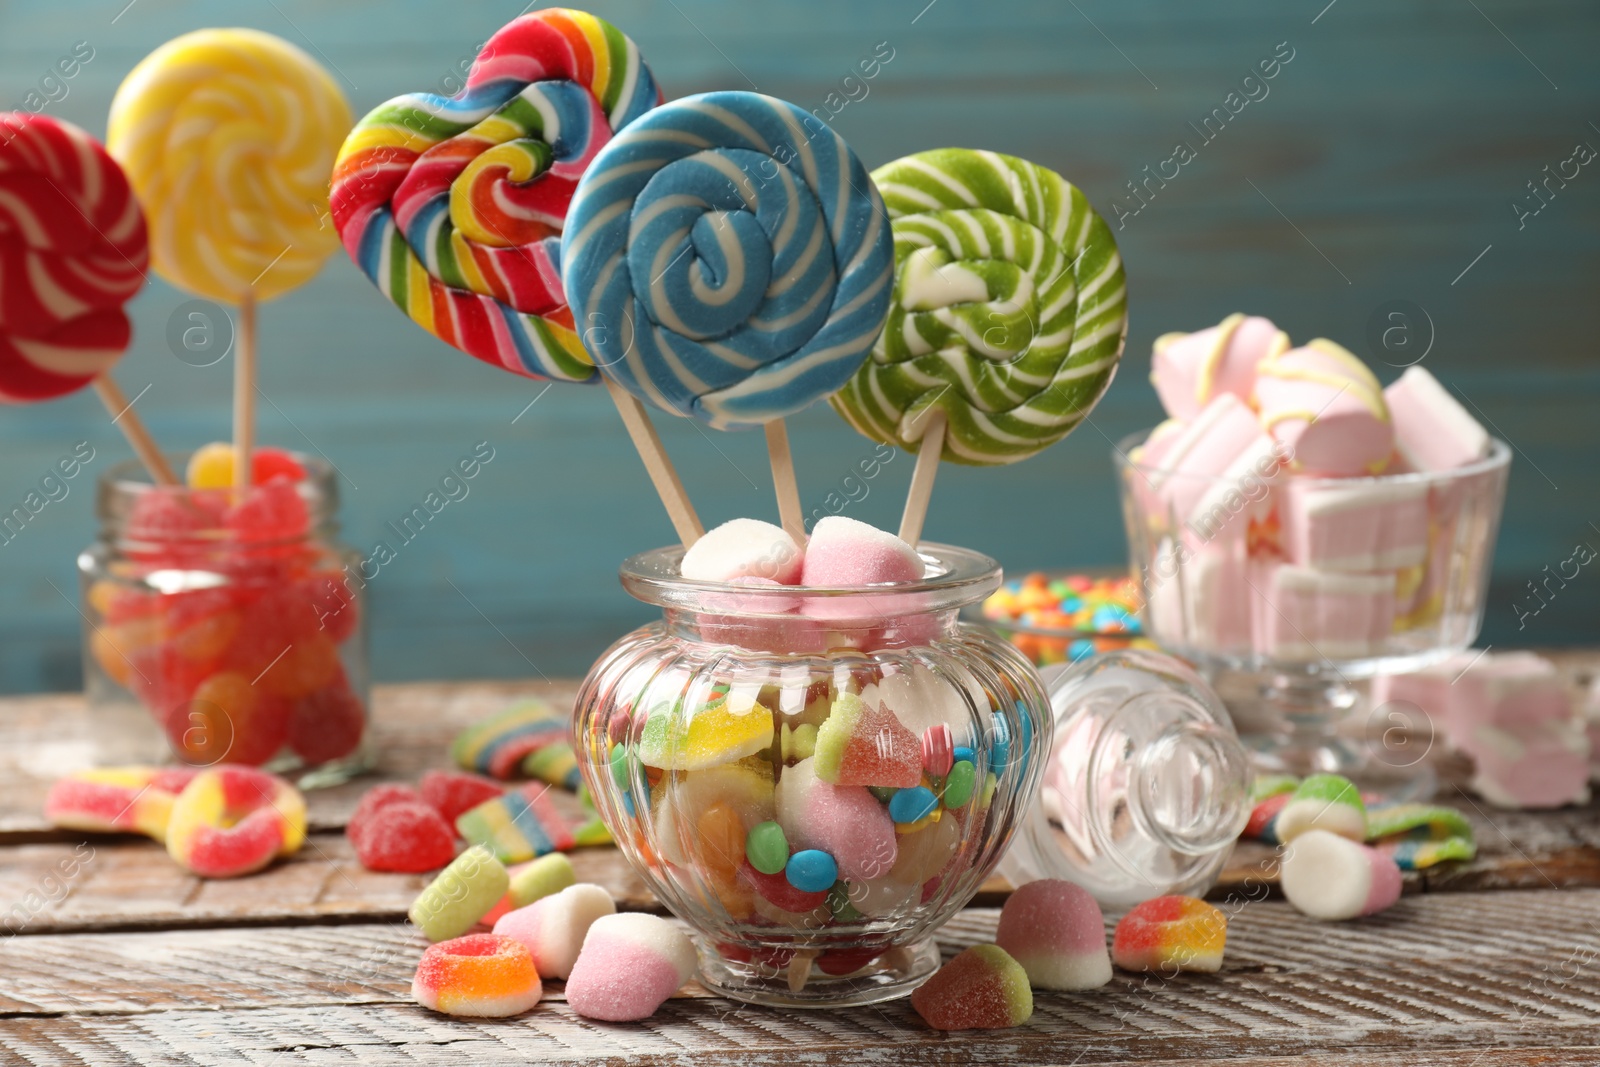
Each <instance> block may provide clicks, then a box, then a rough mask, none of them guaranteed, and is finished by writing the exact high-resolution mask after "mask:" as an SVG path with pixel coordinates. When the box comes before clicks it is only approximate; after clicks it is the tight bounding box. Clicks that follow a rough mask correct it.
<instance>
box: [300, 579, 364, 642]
mask: <svg viewBox="0 0 1600 1067" xmlns="http://www.w3.org/2000/svg"><path fill="white" fill-rule="evenodd" d="M301 585H302V586H303V588H304V589H305V598H306V602H307V603H309V604H310V605H311V613H312V614H313V615H315V616H316V617H317V625H318V626H320V627H321V628H322V632H323V633H325V634H327V635H328V639H329V640H330V641H332V642H333V643H334V644H336V645H342V644H344V642H345V641H346V640H348V639H349V637H350V635H351V634H353V633H355V630H356V620H357V618H358V614H359V610H360V609H358V608H357V607H356V594H355V591H354V590H353V589H351V588H350V583H349V579H348V578H346V577H345V575H344V572H343V571H316V572H314V573H313V574H311V575H310V576H309V577H307V578H306V579H305V580H304V581H303V582H302V583H301Z"/></svg>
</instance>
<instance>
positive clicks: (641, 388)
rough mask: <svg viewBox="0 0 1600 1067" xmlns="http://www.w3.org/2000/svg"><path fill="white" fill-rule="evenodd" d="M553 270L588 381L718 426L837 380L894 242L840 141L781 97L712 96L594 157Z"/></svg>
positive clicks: (763, 417)
mask: <svg viewBox="0 0 1600 1067" xmlns="http://www.w3.org/2000/svg"><path fill="white" fill-rule="evenodd" d="M561 260H562V268H561V277H562V282H563V285H564V288H565V289H566V292H567V299H568V301H569V302H570V304H571V306H572V311H573V315H574V320H575V323H576V326H577V329H578V332H579V334H580V335H581V336H582V337H583V339H584V343H585V345H586V346H587V347H588V349H589V352H590V354H591V355H592V356H593V357H594V361H595V363H596V364H597V365H598V366H599V367H600V369H601V371H602V373H604V374H605V375H607V376H608V377H610V378H611V379H613V380H614V381H616V382H617V383H618V384H620V385H621V386H622V387H623V388H625V389H627V390H628V391H629V392H630V393H632V394H633V395H634V396H636V397H638V398H640V399H642V400H645V401H648V402H650V403H652V404H654V405H656V406H657V407H660V408H663V409H665V410H667V411H671V412H674V413H676V414H678V415H683V416H687V417H689V418H694V419H698V420H700V421H701V422H704V423H706V424H708V425H710V426H713V427H716V428H718V429H731V428H735V427H743V426H757V425H762V424H768V423H772V422H774V421H775V420H778V419H782V418H783V417H784V416H785V415H789V414H792V413H794V412H797V411H799V410H801V409H802V408H804V407H806V406H807V405H808V404H810V403H811V402H812V401H814V400H817V399H820V398H822V397H825V396H827V395H828V394H830V393H832V392H834V391H835V390H837V389H838V388H839V387H840V386H842V385H844V384H845V382H847V381H849V380H850V378H851V376H852V375H853V374H854V373H855V372H856V369H857V368H858V367H860V365H861V363H862V362H863V361H864V360H865V359H866V356H867V353H868V352H869V351H870V350H871V349H872V344H873V342H874V341H875V340H876V339H877V337H878V333H879V331H880V330H881V329H882V328H883V322H884V317H885V315H886V314H887V312H888V308H889V301H890V297H891V295H892V293H891V283H892V280H893V271H894V240H893V237H892V234H891V232H890V229H889V218H888V215H887V214H886V212H885V211H884V207H883V199H882V198H881V197H880V196H879V195H878V190H877V187H876V186H874V185H873V183H872V179H871V178H870V177H868V175H867V171H866V169H865V168H864V167H863V166H862V165H861V161H860V160H858V159H857V158H856V155H855V153H854V152H852V151H851V150H850V146H849V145H847V144H845V142H844V140H843V139H842V138H841V137H839V135H838V134H836V133H834V132H833V130H832V129H830V128H829V127H828V126H827V125H825V124H824V123H822V122H819V121H818V120H817V119H816V118H815V117H813V116H812V115H809V114H807V113H806V112H805V111H802V110H801V109H800V108H798V107H796V106H795V105H793V104H790V103H788V102H786V101H783V100H778V99H775V98H773V97H770V96H762V95H760V94H758V93H745V92H717V93H703V94H701V95H698V96H690V97H686V98H684V99H682V100H676V101H673V102H671V103H668V104H664V105H662V106H661V107H658V108H656V109H654V110H653V111H650V112H647V113H646V114H645V115H643V116H641V117H640V118H638V119H636V120H635V121H633V122H632V123H630V124H629V125H628V126H627V127H626V128H625V129H623V130H622V131H620V132H619V133H618V134H617V135H616V136H615V137H614V138H613V139H612V140H611V142H610V143H609V144H607V145H606V146H605V148H604V149H602V150H601V151H600V153H599V154H598V155H597V156H596V157H595V159H594V162H593V163H591V164H590V166H589V169H588V170H587V171H586V172H585V173H584V175H583V178H582V180H580V181H579V183H578V188H577V191H576V192H575V193H574V194H573V198H572V206H571V208H570V210H569V212H568V217H567V227H566V230H565V231H564V232H563V234H562V238H561Z"/></svg>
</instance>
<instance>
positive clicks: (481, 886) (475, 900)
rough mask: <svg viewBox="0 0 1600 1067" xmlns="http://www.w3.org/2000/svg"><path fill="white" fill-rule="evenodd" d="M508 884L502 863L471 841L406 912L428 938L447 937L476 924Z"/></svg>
mask: <svg viewBox="0 0 1600 1067" xmlns="http://www.w3.org/2000/svg"><path fill="white" fill-rule="evenodd" d="M510 886H511V876H510V875H509V874H508V873H507V872H506V869H505V866H504V865H503V864H502V863H501V862H500V861H499V860H497V859H495V858H494V856H493V855H492V854H490V852H489V851H488V850H487V849H485V848H483V847H482V846H480V845H473V846H472V847H471V848H469V849H467V850H466V851H465V852H463V853H461V855H459V856H457V857H456V858H455V860H454V861H452V862H451V864H450V865H449V866H448V867H446V868H445V869H444V870H442V871H440V872H439V876H438V877H437V878H435V879H434V880H433V881H432V882H430V883H429V884H428V888H426V889H424V890H423V891H422V893H421V894H420V895H419V896H418V897H417V899H416V900H414V901H412V903H411V910H410V911H409V912H407V913H406V914H407V917H408V918H410V920H411V922H412V923H413V924H414V925H415V926H416V927H417V929H419V930H421V931H422V934H423V936H424V937H426V938H427V939H428V940H429V941H448V940H450V939H451V938H453V937H460V936H461V935H462V934H464V933H466V932H467V931H468V930H471V929H472V928H473V927H474V926H476V925H477V924H478V922H479V920H481V919H482V918H483V917H484V916H485V915H487V914H488V913H489V909H490V908H493V907H494V906H495V905H496V904H498V903H499V902H500V898H501V897H503V896H505V894H506V890H507V889H509V888H510Z"/></svg>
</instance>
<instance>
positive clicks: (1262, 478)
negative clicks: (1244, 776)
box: [1116, 434, 1511, 799]
mask: <svg viewBox="0 0 1600 1067" xmlns="http://www.w3.org/2000/svg"><path fill="white" fill-rule="evenodd" d="M1144 437H1145V435H1144V434H1137V435H1135V436H1133V437H1130V438H1127V439H1126V440H1124V441H1122V442H1120V443H1119V444H1118V446H1117V449H1116V455H1117V467H1118V472H1119V474H1120V476H1121V482H1122V506H1123V514H1124V517H1125V519H1126V522H1127V527H1128V547H1129V551H1130V553H1131V563H1132V568H1133V573H1134V575H1135V576H1136V577H1137V579H1138V580H1139V582H1140V584H1141V586H1142V588H1143V592H1144V601H1145V609H1144V617H1145V629H1146V631H1147V632H1148V633H1149V635H1150V636H1151V637H1153V638H1154V639H1155V640H1156V642H1157V643H1158V644H1159V645H1160V646H1161V647H1162V648H1164V649H1167V650H1168V651H1171V652H1174V653H1176V654H1177V655H1179V656H1182V657H1184V658H1185V659H1188V660H1190V661H1191V662H1193V663H1196V664H1198V665H1200V666H1201V667H1203V668H1205V669H1208V670H1212V671H1238V672H1242V673H1245V674H1249V675H1254V676H1255V677H1256V678H1257V679H1258V682H1259V685H1260V689H1261V695H1262V698H1263V703H1264V704H1265V705H1266V708H1267V709H1268V711H1269V719H1270V720H1271V724H1272V726H1271V732H1269V733H1265V734H1258V735H1255V736H1247V737H1246V738H1245V740H1246V741H1247V742H1249V743H1250V744H1252V746H1253V747H1254V748H1255V749H1256V754H1255V762H1256V765H1257V769H1258V770H1261V771H1264V772H1268V773H1289V774H1295V775H1306V774H1312V773H1317V772H1331V773H1336V774H1342V775H1344V776H1345V777H1347V778H1350V779H1351V780H1352V781H1354V782H1355V783H1356V784H1357V785H1359V786H1361V787H1362V788H1363V789H1364V790H1371V791H1374V792H1380V793H1384V794H1386V795H1388V796H1389V797H1391V798H1394V799H1416V798H1421V797H1425V796H1427V795H1431V794H1432V792H1433V790H1434V786H1435V782H1436V778H1435V775H1434V773H1433V771H1432V769H1431V766H1430V764H1429V763H1428V762H1427V756H1428V754H1429V750H1430V749H1431V747H1432V740H1433V736H1434V729H1433V724H1432V723H1431V722H1430V721H1429V720H1428V717H1427V715H1426V714H1425V713H1424V712H1423V711H1422V710H1421V709H1420V708H1418V707H1416V706H1415V705H1399V704H1391V705H1384V706H1381V707H1375V708H1370V709H1367V710H1366V712H1365V714H1364V716H1363V717H1361V718H1357V719H1355V720H1354V721H1351V720H1350V716H1351V713H1352V711H1357V705H1358V703H1359V697H1358V694H1357V692H1356V691H1355V689H1354V687H1353V685H1352V683H1354V682H1356V681H1357V680H1360V679H1363V678H1370V677H1372V676H1373V675H1374V674H1377V673H1379V672H1380V671H1387V672H1395V671H1405V670H1414V669H1417V668H1420V667H1424V666H1427V665H1428V664H1431V663H1436V662H1438V661H1440V660H1442V659H1444V658H1445V657H1447V656H1449V655H1450V654H1451V653H1453V652H1459V651H1461V650H1462V649H1464V648H1466V647H1468V646H1469V645H1470V644H1472V642H1473V640H1474V639H1475V638H1476V637H1477V635H1478V629H1479V627H1480V626H1481V625H1482V623H1483V611H1484V599H1485V595H1486V592H1487V590H1488V581H1489V564H1490V561H1491V559H1492V558H1493V556H1494V543H1495V535H1496V532H1497V531H1498V529H1499V526H1500V513H1501V510H1502V508H1503V507H1504V504H1505V491H1506V475H1507V471H1508V469H1509V467H1510V464H1511V451H1510V449H1509V448H1507V446H1506V444H1505V443H1504V442H1503V441H1498V440H1493V441H1491V442H1490V447H1489V453H1488V455H1487V456H1486V457H1485V458H1483V459H1482V460H1479V461H1478V462H1476V463H1472V464H1469V465H1467V466H1464V467H1458V468H1456V469H1453V470H1447V471H1439V472H1435V473H1401V474H1385V475H1379V476H1374V477H1359V478H1324V477H1312V476H1305V475H1292V476H1291V475H1289V474H1286V473H1283V472H1281V471H1279V470H1277V469H1276V466H1275V463H1273V462H1269V461H1267V460H1263V462H1262V463H1261V464H1260V465H1259V467H1254V468H1250V469H1244V470H1237V471H1234V472H1232V473H1231V474H1229V475H1223V476H1217V477H1201V476H1196V475H1186V474H1181V473H1173V472H1170V471H1162V470H1159V469H1157V468H1155V467H1150V466H1145V465H1143V464H1141V463H1140V462H1138V460H1137V458H1136V457H1137V450H1138V448H1139V446H1140V445H1141V444H1142V443H1143V441H1144ZM1357 714H1360V713H1359V711H1357Z"/></svg>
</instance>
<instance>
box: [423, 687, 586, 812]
mask: <svg viewBox="0 0 1600 1067" xmlns="http://www.w3.org/2000/svg"><path fill="white" fill-rule="evenodd" d="M569 719H570V716H569V714H568V713H567V712H565V711H558V710H557V709H556V708H554V707H551V706H550V705H549V704H546V703H545V702H544V701H542V700H521V701H518V702H517V703H515V704H513V705H511V707H509V708H507V709H505V710H504V711H502V712H500V713H498V714H496V715H492V716H490V717H489V718H487V719H485V720H484V721H482V722H480V723H478V724H477V725H475V726H470V727H468V728H467V729H465V730H463V731H462V732H461V733H460V734H459V735H458V736H457V737H456V739H455V742H454V743H453V744H452V745H451V746H450V758H451V759H453V760H454V761H455V764H456V766H458V767H460V768H461V769H462V770H465V771H475V772H477V773H478V774H486V775H489V776H490V777H492V778H500V779H510V778H519V777H520V778H537V779H539V780H540V781H543V782H549V783H550V784H551V785H558V786H561V787H562V788H564V789H571V790H574V791H576V790H577V788H578V784H579V778H578V760H577V757H576V756H574V755H573V752H572V741H571V732H572V726H571V723H570V722H569Z"/></svg>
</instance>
